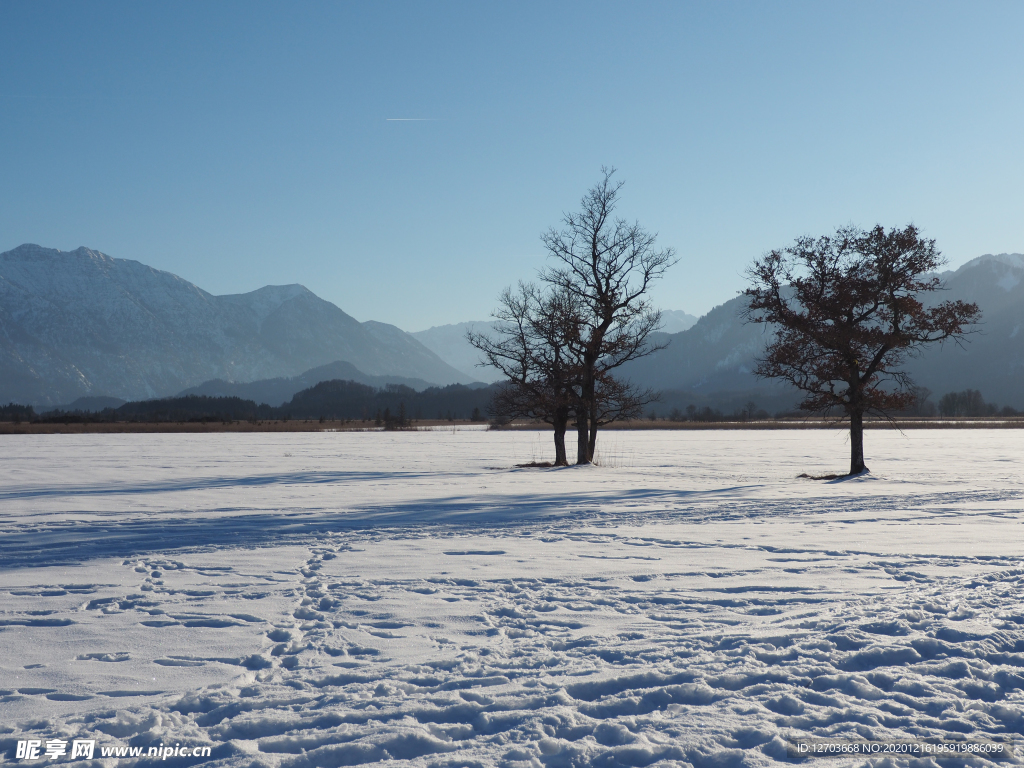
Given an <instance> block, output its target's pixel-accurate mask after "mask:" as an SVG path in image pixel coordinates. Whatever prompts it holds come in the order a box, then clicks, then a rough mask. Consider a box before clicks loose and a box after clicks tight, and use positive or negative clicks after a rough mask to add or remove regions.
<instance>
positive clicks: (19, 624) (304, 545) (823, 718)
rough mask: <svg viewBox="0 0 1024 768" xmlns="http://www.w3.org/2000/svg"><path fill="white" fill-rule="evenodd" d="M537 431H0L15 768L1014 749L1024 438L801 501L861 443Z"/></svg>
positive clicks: (820, 436)
mask: <svg viewBox="0 0 1024 768" xmlns="http://www.w3.org/2000/svg"><path fill="white" fill-rule="evenodd" d="M548 438H549V436H548V435H540V434H538V433H508V432H482V431H458V430H452V431H436V432H412V433H324V434H310V433H290V434H257V435H248V434H247V435H235V434H231V435H208V436H194V435H183V434H181V435H156V434H149V435H142V434H140V435H79V436H69V435H51V436H44V435H40V436H18V437H13V438H9V439H7V440H5V441H3V442H2V443H0V499H2V513H0V564H2V565H0V595H2V602H0V608H2V613H0V701H2V702H3V709H2V711H3V714H4V717H3V723H0V750H2V752H0V762H3V763H5V764H6V763H11V764H24V761H21V760H18V759H16V749H17V743H18V742H19V741H26V740H29V739H36V740H40V741H41V742H42V744H43V747H42V749H43V750H45V745H46V741H47V740H48V739H50V740H53V739H61V740H67V742H68V744H69V745H70V744H71V742H72V740H74V739H86V740H94V741H95V743H96V750H97V752H96V759H97V760H100V761H101V762H99V763H97V764H110V765H114V764H115V760H114V758H109V759H107V762H106V763H104V762H102V759H101V758H100V757H99V750H100V748H102V747H113V746H119V745H124V746H135V747H140V746H141V747H143V748H147V749H148V748H149V747H150V746H153V747H159V746H160V745H172V746H173V745H175V744H180V745H182V746H188V747H190V748H191V747H196V746H209V747H210V753H211V757H209V758H206V760H207V764H213V765H232V766H235V765H237V766H251V765H256V766H311V767H312V766H341V765H360V764H364V763H375V762H378V761H381V760H389V759H391V760H394V761H399V762H398V764H404V765H411V766H424V767H425V766H453V767H454V766H492V765H508V766H584V765H599V766H600V765H604V766H625V765H629V766H640V765H659V766H669V765H680V766H682V765H688V764H689V765H692V766H697V767H698V768H704V767H705V766H741V765H742V766H757V765H769V764H772V763H775V762H791V758H789V757H787V747H788V746H789V745H790V744H791V743H792V742H793V741H794V740H798V739H806V738H819V739H821V738H832V739H850V740H864V739H868V740H881V741H886V740H896V739H900V740H903V739H972V740H975V739H977V740H981V739H991V738H1003V737H1007V736H1010V737H1014V736H1016V735H1017V734H1019V733H1020V732H1021V731H1022V729H1024V716H1022V711H1024V607H1022V604H1021V600H1020V596H1021V592H1022V589H1024V567H1022V562H1021V560H1022V558H1021V550H1020V541H1021V511H1020V510H1021V506H1022V505H1021V499H1022V495H1024V480H1022V478H1024V472H1022V471H1021V470H1022V466H1021V464H1022V463H1024V450H1022V449H1024V432H1022V431H1018V430H992V431H986V430H955V431H950V432H945V431H940V430H922V431H915V432H908V433H906V434H905V435H900V434H898V433H889V432H885V433H881V432H872V433H869V434H868V437H867V446H866V458H867V461H868V463H869V465H870V466H871V469H872V472H871V473H870V474H866V475H863V476H860V477H856V478H846V479H843V480H842V481H841V482H823V481H813V480H809V479H798V478H797V475H799V474H801V473H807V474H809V475H812V476H821V475H825V474H829V473H830V472H834V473H838V472H841V471H842V470H843V469H844V465H845V463H846V451H847V446H846V445H845V444H844V434H843V433H842V432H841V431H838V430H837V431H829V430H820V431H800V432H756V431H750V432H642V433H641V432H616V433H608V434H606V435H605V436H604V437H602V438H601V440H602V442H600V443H599V446H598V448H599V455H598V461H599V466H589V467H568V468H563V469H536V468H516V467H515V465H516V464H527V463H530V462H541V461H544V460H547V459H549V458H550V456H549V446H548ZM69 752H70V746H69ZM886 760H888V762H886ZM175 761H177V762H175ZM45 762H46V763H47V764H54V765H63V764H71V762H72V761H71V760H70V759H69V756H64V757H61V758H58V759H56V760H54V761H48V760H47V761H45ZM163 762H165V763H166V764H168V765H171V764H176V765H192V764H195V763H196V762H198V760H195V759H191V758H190V759H187V760H186V759H183V758H172V759H168V760H165V761H163ZM812 762H814V764H815V765H818V764H821V765H847V764H851V763H857V764H863V763H865V762H867V763H873V764H877V765H883V764H884V765H899V764H909V762H908V761H907V760H905V759H904V760H901V759H899V758H897V759H895V760H892V759H889V758H883V757H878V758H868V759H866V760H865V759H857V760H850V759H849V758H841V757H836V758H828V759H825V758H819V759H816V760H813V761H812ZM987 762H989V761H986V760H984V759H981V758H973V757H972V758H957V759H955V760H945V761H939V762H936V763H932V762H921V763H916V764H919V765H944V766H945V765H950V766H952V765H957V766H959V765H983V764H986V763H987ZM1001 762H1002V763H1003V764H1006V763H1010V764H1019V763H1020V762H1021V757H1020V756H1013V755H1011V756H1010V757H1009V758H1008V759H1004V760H1003V761H1001ZM144 763H146V760H145V758H141V759H140V760H139V764H144ZM119 764H130V763H124V762H122V763H119Z"/></svg>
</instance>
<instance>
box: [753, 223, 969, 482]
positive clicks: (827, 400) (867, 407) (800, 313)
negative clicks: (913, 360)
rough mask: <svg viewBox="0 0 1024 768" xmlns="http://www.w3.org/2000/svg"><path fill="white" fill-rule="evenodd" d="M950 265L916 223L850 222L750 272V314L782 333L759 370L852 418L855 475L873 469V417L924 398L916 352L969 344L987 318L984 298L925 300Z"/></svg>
mask: <svg viewBox="0 0 1024 768" xmlns="http://www.w3.org/2000/svg"><path fill="white" fill-rule="evenodd" d="M943 263H945V262H944V260H943V259H942V258H941V255H940V254H939V252H938V251H937V250H936V249H935V241H934V240H926V239H923V238H922V237H920V234H919V232H918V230H917V228H916V227H914V226H913V225H910V226H908V227H906V228H905V229H890V230H889V231H886V230H885V229H883V228H882V227H881V226H876V227H875V228H874V229H872V230H871V231H869V232H864V231H862V230H859V229H856V228H854V227H845V228H841V229H839V230H837V231H836V233H835V234H834V235H831V236H824V237H819V238H817V239H815V238H811V237H801V238H798V239H797V240H796V242H795V243H794V244H793V245H792V246H790V247H788V248H783V249H780V250H774V251H771V252H770V253H767V254H765V255H764V256H763V257H761V258H760V259H758V260H757V261H755V262H754V264H753V266H752V267H751V268H750V269H749V271H748V274H749V276H750V279H751V282H752V285H751V287H750V288H748V289H747V290H746V291H745V292H744V293H745V294H746V296H747V297H748V299H749V301H748V307H747V310H746V318H747V320H748V322H757V323H769V324H771V325H772V326H773V330H774V337H773V338H772V340H771V341H770V342H769V344H768V347H767V349H766V350H765V354H764V356H763V357H762V358H760V359H759V360H758V361H757V368H756V369H755V371H754V372H755V373H756V374H757V375H758V376H762V377H766V378H776V379H782V380H784V381H788V382H790V383H791V384H793V385H794V386H796V387H797V388H798V389H800V390H802V391H803V392H804V393H805V397H804V400H803V402H801V403H800V408H801V409H803V410H807V411H814V412H822V413H825V414H829V413H834V412H836V411H839V412H842V413H843V414H844V415H845V417H846V418H848V419H849V420H850V474H851V475H854V474H858V473H860V472H863V471H865V470H866V467H865V466H864V415H865V414H874V415H880V416H883V417H887V418H888V417H889V413H890V412H894V411H899V410H902V409H904V408H906V407H907V406H909V405H911V404H912V403H913V402H914V399H915V392H914V390H913V383H912V382H911V380H910V378H909V377H908V375H907V374H906V372H904V371H902V370H901V369H900V366H901V365H902V364H903V362H904V361H905V360H906V358H907V357H908V356H909V355H911V354H914V353H916V352H917V351H918V350H920V348H921V347H923V346H924V345H926V344H931V343H933V342H937V341H938V342H941V341H944V340H946V339H953V340H954V341H956V342H957V343H959V342H960V341H961V340H962V339H963V337H964V334H965V331H964V327H965V326H967V325H969V324H971V323H975V322H977V321H978V320H979V319H980V316H981V313H980V312H979V310H978V305H977V304H967V303H965V302H963V301H944V302H941V303H939V304H936V305H935V306H933V307H931V308H926V307H925V306H924V304H923V303H922V302H921V300H920V298H919V296H920V295H921V294H925V293H930V292H932V291H936V290H938V289H940V288H941V281H940V280H939V278H937V277H935V276H934V272H935V270H936V269H938V267H940V266H941V265H942V264H943Z"/></svg>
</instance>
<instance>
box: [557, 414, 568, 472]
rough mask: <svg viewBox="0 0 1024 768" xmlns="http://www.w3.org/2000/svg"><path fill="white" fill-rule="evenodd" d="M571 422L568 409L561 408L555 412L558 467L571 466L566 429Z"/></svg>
mask: <svg viewBox="0 0 1024 768" xmlns="http://www.w3.org/2000/svg"><path fill="white" fill-rule="evenodd" d="M568 424H569V414H568V412H566V411H563V410H561V409H559V410H558V411H557V412H556V413H555V418H554V427H555V466H556V467H567V466H569V459H568V457H567V456H566V455H565V430H566V427H567V426H568Z"/></svg>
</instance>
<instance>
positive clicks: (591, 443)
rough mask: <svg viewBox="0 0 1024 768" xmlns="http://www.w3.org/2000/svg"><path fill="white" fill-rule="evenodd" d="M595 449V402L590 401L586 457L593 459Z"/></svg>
mask: <svg viewBox="0 0 1024 768" xmlns="http://www.w3.org/2000/svg"><path fill="white" fill-rule="evenodd" d="M596 450H597V403H596V402H595V401H594V400H591V401H590V436H589V438H588V439H587V458H588V459H589V460H590V461H593V460H594V453H595V452H596Z"/></svg>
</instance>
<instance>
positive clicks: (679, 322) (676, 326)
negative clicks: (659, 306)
mask: <svg viewBox="0 0 1024 768" xmlns="http://www.w3.org/2000/svg"><path fill="white" fill-rule="evenodd" d="M698 319H699V318H698V317H697V316H696V315H691V314H689V313H688V312H683V310H681V309H663V310H661V330H662V332H664V333H681V332H682V331H688V330H690V329H691V328H693V326H695V325H696V324H697V320H698Z"/></svg>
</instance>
